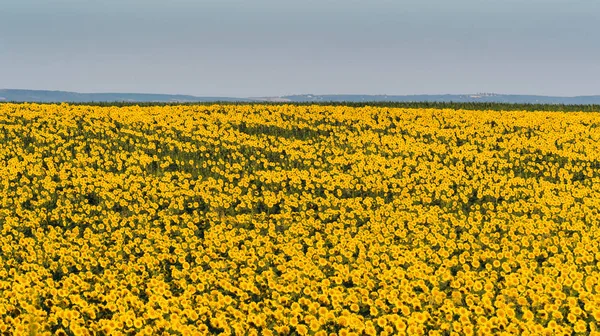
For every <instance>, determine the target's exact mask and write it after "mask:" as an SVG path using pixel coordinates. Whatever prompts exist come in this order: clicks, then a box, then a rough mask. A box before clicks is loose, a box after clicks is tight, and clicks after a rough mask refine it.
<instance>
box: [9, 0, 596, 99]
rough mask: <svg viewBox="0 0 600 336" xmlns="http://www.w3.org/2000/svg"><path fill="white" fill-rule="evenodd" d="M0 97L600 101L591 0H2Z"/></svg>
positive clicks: (594, 24)
mask: <svg viewBox="0 0 600 336" xmlns="http://www.w3.org/2000/svg"><path fill="white" fill-rule="evenodd" d="M0 4H1V5H2V11H1V12H0V73H2V76H0V88H5V89H41V90H60V91H73V92H82V93H86V92H89V93H92V92H107V93H150V94H185V95H194V96H223V97H263V96H283V95H296V94H315V95H325V94H368V95H373V94H376V95H385V94H387V95H414V94H474V93H478V92H493V93H498V94H519V95H546V96H561V97H571V96H587V95H600V62H598V61H597V58H598V57H597V55H598V54H599V53H600V45H599V44H598V43H597V41H596V40H597V38H596V37H595V35H596V34H595V33H594V32H596V31H600V3H598V2H591V1H583V0H579V1H566V0H565V1H559V0H545V1H542V0H529V1H516V0H507V1H502V2H498V1H491V0H484V1H481V0H479V1H475V0H469V1H467V0H459V1H454V2H443V1H441V0H432V1H417V0H411V1H394V2H392V1H384V0H374V1H371V2H368V3H364V2H361V1H341V0H330V1H323V0H322V1H314V0H311V1H304V2H298V1H281V0H280V1H275V0H257V1H254V2H251V3H250V2H244V1H241V0H225V1H224V0H220V1H216V0H210V1H191V0H174V1H171V2H169V3H164V2H160V1H156V0H149V1H148V0H147V1H140V0H131V1H116V0H107V1H103V2H100V3H93V2H80V1H75V0H60V1H41V0H22V1H19V2H12V1H2V0H0Z"/></svg>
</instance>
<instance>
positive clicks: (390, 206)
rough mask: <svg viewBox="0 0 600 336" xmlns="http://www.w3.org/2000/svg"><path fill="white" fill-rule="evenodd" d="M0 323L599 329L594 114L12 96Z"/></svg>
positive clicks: (597, 124)
mask: <svg viewBox="0 0 600 336" xmlns="http://www.w3.org/2000/svg"><path fill="white" fill-rule="evenodd" d="M0 231H1V234H0V335H206V334H222V335H323V336H325V335H340V336H346V335H398V334H400V335H401V334H407V335H487V334H505V335H544V334H547V335H588V334H592V335H594V334H595V335H600V113H595V112H542V111H537V112H528V111H491V110H488V111H473V110H456V109H427V108H387V107H368V106H367V107H344V106H321V105H312V106H309V105H306V106H294V105H204V106H203V105H181V106H177V105H172V106H148V107H139V106H122V107H116V106H113V107H110V106H86V105H68V104H61V105H37V104H9V103H6V104H0Z"/></svg>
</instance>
